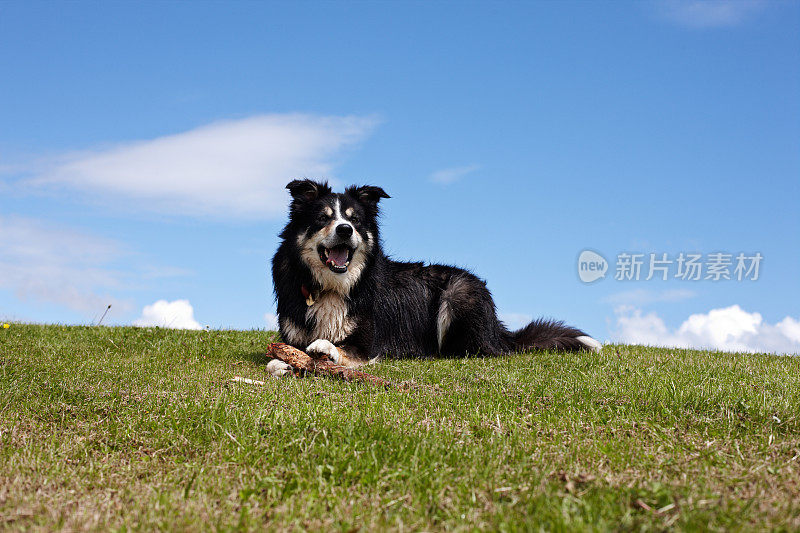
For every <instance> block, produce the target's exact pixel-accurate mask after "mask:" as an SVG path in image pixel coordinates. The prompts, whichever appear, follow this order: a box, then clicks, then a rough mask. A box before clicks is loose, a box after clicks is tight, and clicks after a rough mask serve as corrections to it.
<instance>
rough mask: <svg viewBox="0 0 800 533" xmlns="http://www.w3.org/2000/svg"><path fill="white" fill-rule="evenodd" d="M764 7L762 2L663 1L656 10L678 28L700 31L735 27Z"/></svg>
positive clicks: (729, 0) (750, 0)
mask: <svg viewBox="0 0 800 533" xmlns="http://www.w3.org/2000/svg"><path fill="white" fill-rule="evenodd" d="M765 5H766V2H764V1H763V0H664V1H662V2H659V3H658V4H657V9H658V12H659V14H660V15H661V16H662V17H664V18H665V19H667V20H669V21H671V22H673V23H675V24H678V25H679V26H685V27H688V28H697V29H702V28H719V27H731V26H737V25H738V24H741V23H742V22H743V21H744V20H745V19H746V18H747V17H749V16H751V15H752V14H754V13H757V12H758V11H759V10H761V9H762V8H763V7H764V6H765Z"/></svg>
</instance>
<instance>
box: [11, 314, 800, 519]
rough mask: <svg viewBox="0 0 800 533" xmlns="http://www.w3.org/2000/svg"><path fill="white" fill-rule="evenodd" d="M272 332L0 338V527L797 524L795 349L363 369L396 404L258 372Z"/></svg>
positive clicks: (17, 331)
mask: <svg viewBox="0 0 800 533" xmlns="http://www.w3.org/2000/svg"><path fill="white" fill-rule="evenodd" d="M275 338H276V335H275V334H274V333H270V332H264V331H207V332H194V331H171V330H163V329H143V328H106V327H99V328H98V327H64V326H38V325H22V324H13V325H12V326H11V328H9V329H5V330H2V329H0V529H12V530H34V531H35V530H53V529H68V530H87V529H88V530H153V529H162V530H163V529H166V530H177V531H181V530H191V531H195V530H207V529H219V530H261V529H265V528H266V529H273V530H287V529H320V528H321V529H325V530H342V531H354V530H375V529H397V530H473V529H490V530H508V531H516V530H539V529H544V530H578V531H580V530H587V531H593V530H609V529H613V530H620V529H621V530H664V529H670V528H675V529H685V530H748V531H749V530H752V529H754V528H755V529H776V530H800V475H799V474H800V457H799V456H800V418H798V417H799V416H800V358H796V357H794V358H793V357H775V356H766V355H743V354H739V355H732V354H722V353H711V352H702V351H690V350H667V349H655V348H645V347H641V346H607V347H606V348H605V349H604V350H603V352H602V353H601V354H594V355H592V354H557V353H538V354H520V355H516V356H512V357H507V358H489V359H481V358H467V359H448V360H428V361H425V360H406V361H390V362H386V363H383V364H380V365H376V366H374V367H371V368H370V371H371V372H373V373H375V374H377V375H380V376H383V377H386V378H389V379H392V380H398V381H402V380H406V379H413V380H415V381H416V382H418V383H425V384H429V385H434V387H433V388H426V389H419V390H413V391H411V392H409V393H404V392H401V391H388V390H382V389H377V388H374V387H370V386H366V385H358V384H345V383H340V382H335V381H331V380H327V379H322V378H306V379H291V378H290V379H282V380H278V379H271V378H269V377H268V375H267V373H266V369H265V362H266V360H265V358H264V357H263V355H262V353H263V351H264V349H265V347H266V345H267V344H268V343H269V342H270V341H272V340H275ZM233 376H244V377H249V378H255V379H261V380H264V381H266V385H264V386H252V385H244V384H234V383H229V382H228V379H229V378H231V377H233Z"/></svg>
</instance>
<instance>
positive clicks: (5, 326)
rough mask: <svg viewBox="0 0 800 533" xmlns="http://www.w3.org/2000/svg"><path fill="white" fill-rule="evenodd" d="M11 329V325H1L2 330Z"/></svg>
mask: <svg viewBox="0 0 800 533" xmlns="http://www.w3.org/2000/svg"><path fill="white" fill-rule="evenodd" d="M10 327H11V324H3V329H8V328H10Z"/></svg>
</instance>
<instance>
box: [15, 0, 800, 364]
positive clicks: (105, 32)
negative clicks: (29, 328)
mask: <svg viewBox="0 0 800 533" xmlns="http://www.w3.org/2000/svg"><path fill="white" fill-rule="evenodd" d="M0 76H2V83H0V232H2V233H0V239H2V244H0V318H4V319H6V320H21V321H35V322H59V323H78V324H86V323H92V322H93V321H95V320H96V319H97V318H98V317H99V315H100V314H101V313H102V311H103V310H104V308H105V306H106V305H107V304H108V303H111V304H112V309H111V311H110V313H109V315H108V317H107V318H106V321H107V322H108V323H110V324H130V323H134V322H136V323H139V324H147V323H150V322H153V321H158V320H166V319H164V318H163V315H164V313H169V312H174V313H177V315H179V316H177V315H176V316H175V317H173V318H170V319H169V322H170V323H171V324H172V325H173V326H180V325H188V326H196V325H197V324H199V325H210V326H212V327H232V328H263V327H265V326H266V325H267V324H268V323H269V322H270V321H271V320H272V318H271V317H269V316H268V315H269V314H270V313H273V312H274V302H273V301H272V294H271V280H270V277H269V270H268V264H269V260H270V258H271V256H272V254H273V252H274V250H275V248H276V245H277V237H276V234H277V232H278V231H279V229H280V227H281V226H282V224H283V221H284V216H285V206H286V203H287V198H288V196H287V194H286V192H285V190H284V189H283V187H284V185H285V183H286V182H288V181H289V180H290V179H293V178H296V177H299V176H306V177H320V178H327V179H329V180H331V181H333V182H334V183H336V184H338V185H339V186H342V185H345V184H350V183H373V184H378V185H381V186H383V187H384V188H385V189H386V190H387V192H389V194H391V195H392V198H391V199H389V200H386V201H385V203H384V204H383V208H384V217H383V220H384V224H383V237H384V243H385V247H386V249H387V250H388V251H389V252H390V253H391V254H393V255H394V256H395V257H397V258H402V259H424V260H427V261H432V262H447V263H451V264H457V265H461V266H467V267H469V268H471V269H472V270H473V271H474V272H476V273H477V274H479V275H480V276H481V277H483V278H484V279H486V280H487V282H488V285H489V288H490V289H491V290H492V291H493V293H494V295H495V299H496V302H497V305H498V308H499V310H500V311H501V313H502V314H503V316H504V317H505V318H506V320H507V321H508V322H509V323H510V324H512V325H515V326H516V325H519V324H518V323H520V322H522V321H524V320H525V319H526V318H530V317H536V316H552V317H556V318H560V319H564V320H566V321H568V322H570V323H572V324H575V325H577V326H579V327H582V328H584V329H585V330H586V331H587V332H589V333H590V334H592V335H594V336H596V337H598V338H600V339H602V340H612V339H620V340H627V341H632V342H633V341H635V342H647V343H651V344H674V345H679V346H680V345H697V346H701V345H708V346H715V347H719V348H724V349H747V350H766V351H777V352H795V351H800V307H798V305H797V302H798V300H800V282H798V276H797V272H798V267H800V252H798V246H797V242H798V236H800V214H799V213H800V210H798V208H797V205H798V201H799V200H800V97H799V96H798V95H800V4H797V3H794V2H759V1H741V2H734V3H732V2H694V1H685V2H684V1H674V2H646V3H641V2H637V3H634V2H631V3H628V2H607V3H605V2H577V3H569V2H528V3H502V2H458V3H451V2H432V3H416V2H403V3H400V2H396V3H328V2H325V3H322V2H299V3H199V2H193V3H146V4H141V3H116V2H114V3H109V2H101V3H88V2H83V3H53V2H42V3H38V2H4V3H2V4H0ZM584 249H592V250H595V251H597V252H600V253H601V254H602V255H603V256H604V257H605V258H606V259H607V260H608V261H609V263H610V267H609V268H610V270H609V273H608V275H607V276H606V278H605V279H601V280H598V281H596V282H594V283H591V284H586V283H583V282H581V281H580V279H579V277H578V273H577V264H576V263H577V257H578V255H579V253H580V252H581V251H582V250H584ZM720 251H723V252H728V253H732V254H737V253H739V252H745V253H748V254H750V253H754V252H760V253H761V254H762V255H763V257H764V259H763V263H762V264H761V271H760V276H759V279H758V280H756V281H751V280H744V281H734V280H732V281H720V282H713V281H710V280H700V281H694V282H693V281H681V280H675V279H671V280H670V281H660V280H650V281H644V280H643V279H642V280H639V281H617V280H615V279H614V263H615V259H616V256H617V254H619V253H621V252H639V253H644V254H649V253H651V252H652V253H658V254H659V255H660V254H661V253H667V254H669V256H670V257H672V256H676V255H677V254H678V253H680V252H685V253H686V252H699V253H702V254H710V253H713V252H720ZM161 300H164V301H165V302H162V304H161V305H159V306H154V305H153V304H155V303H156V302H158V301H161ZM176 301H178V302H179V303H178V304H175V302H176ZM181 301H185V302H182V303H181ZM173 304H174V305H173ZM170 306H171V307H170ZM146 307H147V309H145V308H146ZM265 315H267V316H266V317H265Z"/></svg>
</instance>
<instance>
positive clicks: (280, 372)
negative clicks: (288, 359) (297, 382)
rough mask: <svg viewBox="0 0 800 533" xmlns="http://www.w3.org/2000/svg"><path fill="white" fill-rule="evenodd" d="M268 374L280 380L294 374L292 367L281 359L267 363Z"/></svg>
mask: <svg viewBox="0 0 800 533" xmlns="http://www.w3.org/2000/svg"><path fill="white" fill-rule="evenodd" d="M267 372H269V373H270V374H271V375H272V376H273V377H276V378H280V377H283V376H286V375H288V374H291V373H292V367H291V366H290V365H288V364H287V363H284V362H283V361H281V360H280V359H273V360H272V361H270V362H269V363H267Z"/></svg>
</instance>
